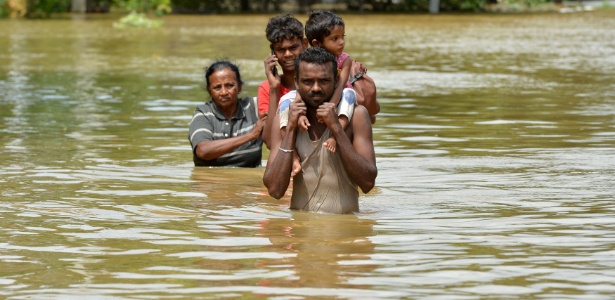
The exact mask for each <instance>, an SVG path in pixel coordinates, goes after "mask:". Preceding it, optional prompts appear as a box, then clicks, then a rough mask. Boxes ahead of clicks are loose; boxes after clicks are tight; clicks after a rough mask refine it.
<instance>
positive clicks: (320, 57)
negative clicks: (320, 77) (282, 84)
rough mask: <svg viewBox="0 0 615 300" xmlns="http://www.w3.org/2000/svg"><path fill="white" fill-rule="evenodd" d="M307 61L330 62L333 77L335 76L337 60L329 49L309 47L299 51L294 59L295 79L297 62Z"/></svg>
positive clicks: (297, 69)
mask: <svg viewBox="0 0 615 300" xmlns="http://www.w3.org/2000/svg"><path fill="white" fill-rule="evenodd" d="M302 61H303V62H307V63H312V64H317V65H326V64H331V69H333V78H337V60H336V59H335V56H333V54H331V53H330V52H329V51H327V50H325V49H324V48H321V47H310V48H308V49H307V50H305V51H303V52H301V54H299V56H298V57H297V59H296V60H295V80H299V64H300V63H301V62H302Z"/></svg>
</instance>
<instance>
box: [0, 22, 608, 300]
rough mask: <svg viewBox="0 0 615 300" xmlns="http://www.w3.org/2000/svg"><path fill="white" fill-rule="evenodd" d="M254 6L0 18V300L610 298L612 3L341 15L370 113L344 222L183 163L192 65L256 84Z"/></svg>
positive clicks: (259, 37) (235, 177)
mask: <svg viewBox="0 0 615 300" xmlns="http://www.w3.org/2000/svg"><path fill="white" fill-rule="evenodd" d="M268 17H269V16H250V17H242V16H169V17H166V18H165V19H164V21H165V25H164V27H163V28H161V29H156V30H141V29H130V30H120V29H114V28H113V27H112V26H111V24H112V22H114V21H115V20H116V18H113V17H108V16H88V17H87V18H74V19H63V20H43V21H15V20H1V21H0V145H1V147H0V156H1V157H2V159H1V160H0V190H1V199H2V201H0V296H1V297H4V298H7V299H26V298H28V299H29V298H34V299H67V298H79V299H81V298H84V297H87V298H96V299H145V298H156V299H166V298H173V299H178V298H179V299H193V298H200V299H203V298H225V297H226V298H237V297H245V298H273V299H304V298H342V299H352V298H356V299H385V298H410V299H502V298H508V299H515V298H519V299H532V298H534V299H580V298H583V299H606V298H608V297H612V296H609V295H613V294H614V293H615V285H613V282H615V271H614V270H615V234H614V232H615V231H614V230H615V217H614V214H615V197H614V196H613V195H614V192H615V184H614V183H613V178H614V176H615V75H613V74H615V31H614V30H613V28H615V11H613V10H607V11H594V12H584V13H573V14H536V15H521V14H516V15H482V16H481V15H457V16H451V15H448V16H447V15H438V16H419V15H393V16H390V15H379V16H354V15H343V17H344V20H345V21H346V23H347V39H348V40H347V49H346V50H347V51H348V52H349V53H350V54H351V55H352V56H353V57H355V58H357V59H359V60H361V61H363V62H364V63H365V64H367V65H368V68H369V72H370V74H371V75H372V76H373V77H374V78H375V80H376V82H377V84H378V87H379V95H380V101H381V105H382V113H381V114H380V116H379V119H378V122H377V123H376V125H375V127H374V136H375V145H376V152H377V158H378V166H379V176H378V180H377V187H376V189H375V190H374V191H373V192H371V193H370V194H368V195H362V196H361V199H360V205H361V209H362V211H361V213H359V214H357V215H351V216H336V215H319V214H310V213H300V212H294V211H289V210H288V208H287V207H288V199H284V200H282V201H277V200H275V199H272V198H270V197H268V196H267V195H266V191H265V189H264V187H263V186H262V183H261V175H262V172H263V169H262V168H258V169H223V168H222V169H208V168H198V169H197V168H194V167H193V166H192V162H191V153H190V147H189V144H188V141H187V128H188V122H189V120H190V117H191V114H192V111H193V109H194V107H195V106H196V105H198V104H199V103H201V102H203V101H206V100H207V97H206V95H205V93H204V92H203V91H202V84H201V76H202V75H201V74H202V69H203V67H204V66H205V65H207V64H208V63H209V62H210V61H211V59H213V58H216V57H228V58H230V59H232V60H234V61H236V62H238V63H239V64H240V67H241V69H242V75H243V77H244V80H245V81H246V86H245V88H244V92H243V95H255V93H256V88H257V85H258V83H259V82H260V81H262V80H263V79H264V75H263V71H262V60H263V59H264V58H265V56H266V55H267V53H268V51H267V50H268V45H267V43H266V40H265V38H264V27H265V24H266V22H267V19H268ZM299 18H300V19H301V20H305V17H304V16H299ZM266 155H267V151H265V157H266Z"/></svg>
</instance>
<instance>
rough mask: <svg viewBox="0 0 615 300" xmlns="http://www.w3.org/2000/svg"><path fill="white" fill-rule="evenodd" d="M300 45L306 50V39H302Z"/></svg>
mask: <svg viewBox="0 0 615 300" xmlns="http://www.w3.org/2000/svg"><path fill="white" fill-rule="evenodd" d="M301 45H303V49H304V50H305V49H307V48H308V45H309V43H308V39H307V38H303V40H302V41H301Z"/></svg>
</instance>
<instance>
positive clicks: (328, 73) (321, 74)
mask: <svg viewBox="0 0 615 300" xmlns="http://www.w3.org/2000/svg"><path fill="white" fill-rule="evenodd" d="M295 79H296V83H295V84H296V87H297V91H298V92H299V95H301V99H303V101H304V102H305V104H306V105H307V106H311V107H318V106H319V105H321V104H323V103H324V102H327V101H329V100H330V99H331V96H332V95H333V91H335V87H336V86H337V78H335V77H333V66H332V64H329V63H328V64H324V65H320V64H313V63H308V62H303V61H302V62H300V63H299V73H298V77H297V78H295Z"/></svg>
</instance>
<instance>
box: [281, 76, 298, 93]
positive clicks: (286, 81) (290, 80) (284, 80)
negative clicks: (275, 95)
mask: <svg viewBox="0 0 615 300" xmlns="http://www.w3.org/2000/svg"><path fill="white" fill-rule="evenodd" d="M280 83H281V84H282V85H283V86H284V87H286V88H287V89H289V90H294V89H295V74H294V73H290V74H286V73H283V74H282V77H281V78H280Z"/></svg>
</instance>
